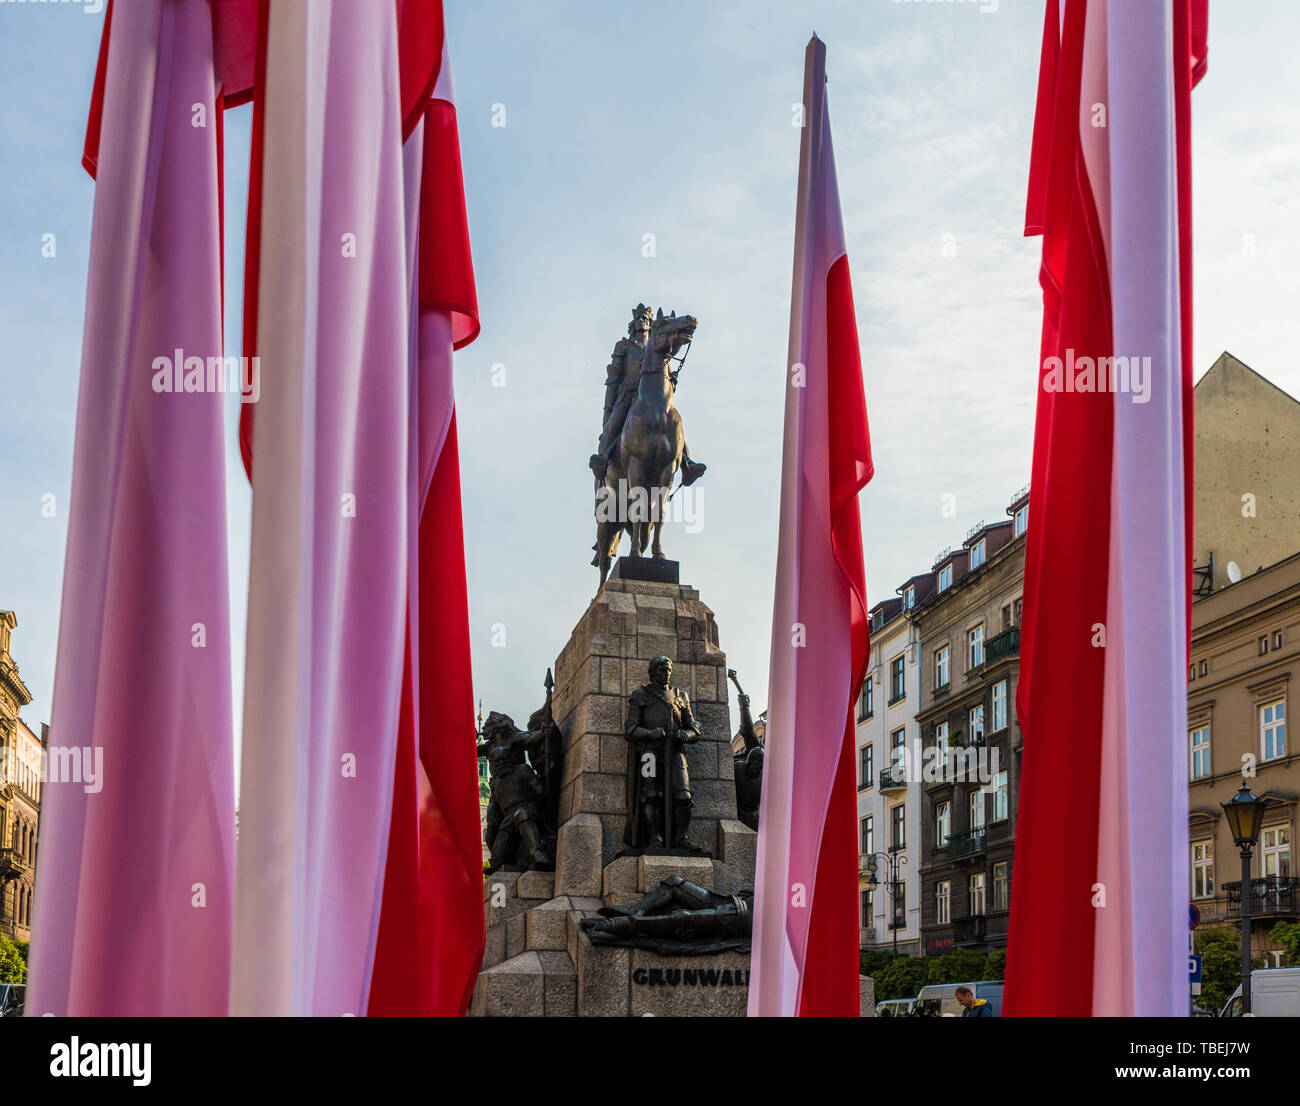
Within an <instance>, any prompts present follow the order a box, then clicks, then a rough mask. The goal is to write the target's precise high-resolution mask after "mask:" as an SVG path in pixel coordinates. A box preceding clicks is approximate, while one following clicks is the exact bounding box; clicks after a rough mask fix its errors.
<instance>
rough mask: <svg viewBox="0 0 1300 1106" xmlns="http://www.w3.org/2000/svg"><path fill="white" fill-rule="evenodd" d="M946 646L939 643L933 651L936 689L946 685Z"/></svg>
mask: <svg viewBox="0 0 1300 1106" xmlns="http://www.w3.org/2000/svg"><path fill="white" fill-rule="evenodd" d="M948 678H949V677H948V646H946V645H940V646H939V648H938V649H936V650H935V651H934V686H935V688H936V689H938V688H941V687H947V686H948Z"/></svg>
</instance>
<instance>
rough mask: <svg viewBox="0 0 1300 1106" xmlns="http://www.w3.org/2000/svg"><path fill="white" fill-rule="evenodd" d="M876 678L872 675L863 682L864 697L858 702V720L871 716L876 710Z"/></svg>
mask: <svg viewBox="0 0 1300 1106" xmlns="http://www.w3.org/2000/svg"><path fill="white" fill-rule="evenodd" d="M875 700H876V688H875V680H873V679H872V678H871V677H870V676H868V677H867V678H866V680H865V681H864V682H863V684H862V698H861V701H860V702H859V704H858V720H859V721H861V720H862V719H864V718H870V717H871V716H872V715H873V714H874V713H875V710H876V702H875Z"/></svg>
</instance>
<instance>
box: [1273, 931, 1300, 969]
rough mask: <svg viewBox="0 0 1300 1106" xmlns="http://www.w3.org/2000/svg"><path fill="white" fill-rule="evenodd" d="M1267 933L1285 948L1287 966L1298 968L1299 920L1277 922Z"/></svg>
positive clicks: (1299, 945)
mask: <svg viewBox="0 0 1300 1106" xmlns="http://www.w3.org/2000/svg"><path fill="white" fill-rule="evenodd" d="M1268 935H1269V936H1270V937H1272V938H1273V940H1274V941H1276V942H1277V943H1278V944H1279V945H1281V946H1282V948H1283V949H1285V950H1286V962H1287V966H1288V967H1292V968H1300V922H1278V923H1277V925H1275V926H1274V927H1273V928H1272V929H1270V930H1269V931H1268Z"/></svg>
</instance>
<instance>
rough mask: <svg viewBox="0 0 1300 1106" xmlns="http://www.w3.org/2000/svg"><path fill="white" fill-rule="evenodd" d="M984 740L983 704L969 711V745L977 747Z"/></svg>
mask: <svg viewBox="0 0 1300 1106" xmlns="http://www.w3.org/2000/svg"><path fill="white" fill-rule="evenodd" d="M983 740H984V704H983V703H981V704H980V705H979V706H978V707H971V709H970V744H972V745H978V744H979V743H980V742H981V741H983Z"/></svg>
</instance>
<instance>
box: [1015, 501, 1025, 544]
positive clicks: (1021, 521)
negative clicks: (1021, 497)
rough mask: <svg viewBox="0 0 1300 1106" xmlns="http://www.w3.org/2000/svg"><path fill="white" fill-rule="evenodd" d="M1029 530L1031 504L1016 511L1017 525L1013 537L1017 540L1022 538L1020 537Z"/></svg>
mask: <svg viewBox="0 0 1300 1106" xmlns="http://www.w3.org/2000/svg"><path fill="white" fill-rule="evenodd" d="M1028 529H1029V504H1028V503H1026V504H1025V505H1024V506H1023V507H1019V508H1017V509H1016V525H1015V534H1014V535H1013V537H1017V538H1018V537H1020V535H1021V534H1023V533H1024V532H1025V531H1026V530H1028Z"/></svg>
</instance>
